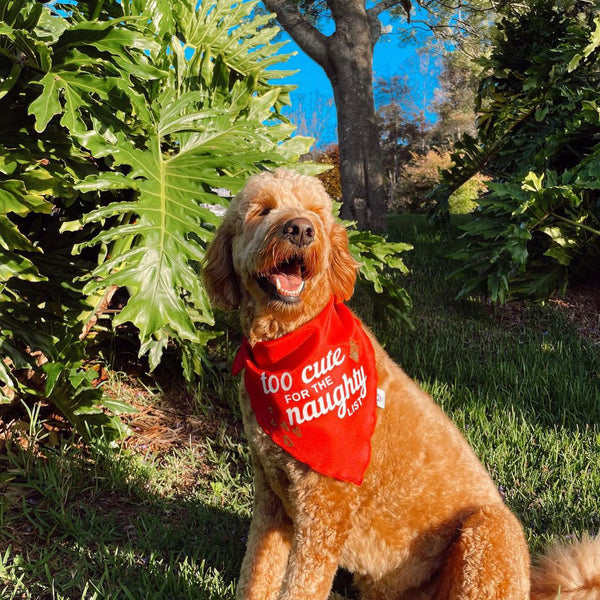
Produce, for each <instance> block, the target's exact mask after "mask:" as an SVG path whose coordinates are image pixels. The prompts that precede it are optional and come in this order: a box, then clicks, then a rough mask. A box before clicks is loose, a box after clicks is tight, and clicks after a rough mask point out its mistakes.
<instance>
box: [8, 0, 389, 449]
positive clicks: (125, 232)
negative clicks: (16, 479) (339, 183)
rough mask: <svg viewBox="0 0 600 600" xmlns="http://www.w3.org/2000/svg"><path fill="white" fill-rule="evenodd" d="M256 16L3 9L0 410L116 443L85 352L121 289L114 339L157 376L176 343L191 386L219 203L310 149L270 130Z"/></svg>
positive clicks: (230, 11) (262, 28) (113, 406)
mask: <svg viewBox="0 0 600 600" xmlns="http://www.w3.org/2000/svg"><path fill="white" fill-rule="evenodd" d="M256 3H257V2H256V1H250V2H244V3H236V1H235V0H206V1H203V2H202V3H200V4H198V3H197V2H196V0H180V1H178V2H170V0H156V1H154V2H146V1H145V0H131V1H130V2H120V1H118V0H104V1H98V2H78V3H76V4H64V5H61V4H58V3H57V4H54V5H44V4H43V3H40V2H37V1H35V0H23V1H20V2H14V1H13V0H0V14H1V15H3V21H2V22H1V23H0V46H1V47H2V52H0V111H1V114H2V115H3V118H2V120H0V283H1V285H0V402H11V401H15V400H16V399H19V398H27V397H28V396H30V397H32V398H46V399H48V400H49V401H50V402H52V403H53V404H54V405H55V406H56V407H57V408H58V409H59V410H61V411H62V412H63V413H64V415H65V416H66V417H67V418H68V419H69V420H70V421H71V423H72V424H73V425H74V426H75V427H76V428H77V429H78V430H79V431H80V432H82V433H84V434H88V435H90V436H93V437H96V436H99V435H101V434H102V433H105V434H106V435H107V436H109V437H114V436H116V435H119V434H120V433H122V427H121V425H120V421H119V419H118V418H117V417H116V416H115V413H118V412H120V411H123V410H127V409H128V407H127V406H126V405H124V404H120V403H118V402H111V401H108V400H107V399H103V398H102V395H101V391H100V390H99V389H98V388H97V387H95V386H94V378H95V377H96V373H95V371H94V370H93V369H91V368H90V365H89V352H88V343H89V342H88V333H89V332H90V331H91V328H92V327H93V325H94V323H95V322H96V320H97V319H98V317H99V315H100V313H101V312H102V311H103V310H105V309H106V307H107V305H108V304H109V300H110V297H111V296H112V294H114V292H115V290H117V289H121V290H126V296H127V301H126V303H125V304H124V307H123V308H122V310H121V311H120V312H118V313H117V314H116V315H115V316H114V317H113V318H112V325H113V326H117V325H119V324H123V323H126V322H127V323H131V324H133V325H134V326H135V328H136V331H137V332H138V335H139V341H140V346H139V352H140V355H146V356H147V357H148V361H149V364H150V367H151V368H154V367H155V366H156V365H158V363H159V361H160V360H161V357H162V354H163V351H164V349H165V347H166V346H167V344H168V343H169V342H170V341H171V340H172V341H174V342H175V343H176V344H177V347H178V349H179V351H180V354H181V359H182V365H183V370H184V374H185V375H186V376H187V377H188V378H192V377H193V375H194V374H195V373H199V372H201V370H202V365H203V361H205V360H206V356H205V346H206V342H207V341H208V340H209V339H211V338H212V337H214V336H215V335H216V332H214V331H213V330H212V325H213V322H214V321H213V315H212V312H211V308H210V306H209V304H208V300H207V297H206V294H205V292H204V289H203V288H202V286H201V283H200V277H199V270H200V265H201V262H202V260H203V258H204V248H205V247H206V244H207V243H208V242H209V241H210V239H211V238H212V235H213V232H214V229H215V228H216V226H217V225H218V224H219V222H220V217H219V216H218V214H216V213H217V212H218V211H217V210H216V209H221V210H223V209H224V208H225V207H226V206H227V203H228V200H227V198H226V197H222V196H220V195H218V194H217V193H216V192H215V190H218V189H221V190H228V193H235V192H237V191H238V190H239V189H240V188H241V186H242V185H243V183H244V181H245V179H246V178H247V176H248V175H249V174H251V173H253V172H256V171H258V170H260V169H262V168H265V167H267V168H270V167H275V166H277V165H282V164H295V163H296V162H297V160H298V158H299V156H300V155H302V154H304V153H305V152H306V151H307V150H308V147H309V142H310V141H309V140H307V139H305V138H299V137H294V138H292V137H290V136H291V133H292V131H293V127H292V126H291V125H289V124H288V123H287V121H286V119H285V118H284V117H282V115H281V109H282V108H283V107H284V106H285V105H287V104H289V91H290V89H291V87H290V86H287V85H274V84H273V83H272V82H273V81H274V80H277V79H280V78H283V77H285V76H286V75H287V72H286V71H281V70H277V69H274V68H273V67H275V66H277V65H279V64H280V63H282V62H284V61H285V60H286V58H287V57H286V56H285V55H278V54H276V53H277V52H278V50H279V49H280V47H281V44H279V43H272V41H273V38H274V37H275V35H276V34H277V30H276V29H274V28H272V27H269V26H268V23H269V20H270V17H269V16H268V15H267V16H258V17H256V16H253V9H254V7H255V5H256ZM197 4H198V6H197ZM302 168H303V169H304V170H305V171H309V172H314V171H315V167H314V166H311V165H310V164H308V165H307V164H305V165H303V167H302ZM378 243H379V242H378ZM377 247H379V246H377ZM355 250H356V249H355ZM367 251H368V248H367ZM381 251H382V249H381V248H380V249H379V250H376V252H381ZM356 252H357V253H358V254H359V255H360V254H361V250H360V249H358V250H356Z"/></svg>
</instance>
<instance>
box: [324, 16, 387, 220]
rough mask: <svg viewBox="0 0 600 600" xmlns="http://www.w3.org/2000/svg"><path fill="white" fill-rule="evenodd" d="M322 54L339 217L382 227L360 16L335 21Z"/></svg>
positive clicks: (368, 58) (366, 40)
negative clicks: (333, 117)
mask: <svg viewBox="0 0 600 600" xmlns="http://www.w3.org/2000/svg"><path fill="white" fill-rule="evenodd" d="M349 20H350V19H348V21H349ZM344 25H345V26H344ZM328 54H329V59H330V60H329V63H328V65H327V68H326V69H325V71H326V73H327V75H328V77H329V79H330V81H331V84H332V87H333V94H334V99H335V105H336V109H337V118H338V143H339V150H340V175H341V180H342V199H343V205H342V213H341V216H342V217H343V218H345V219H350V220H354V221H357V223H358V226H359V228H361V229H371V230H374V231H385V230H386V229H387V202H386V194H385V186H384V176H383V163H382V157H381V146H380V141H379V128H378V126H377V120H376V116H375V102H374V99H373V65H372V63H373V42H372V39H371V33H370V28H369V25H368V23H367V22H366V19H362V20H360V19H357V20H355V21H354V23H352V22H350V23H343V24H340V23H337V28H336V32H335V33H334V34H333V35H332V36H331V38H330V40H329V44H328Z"/></svg>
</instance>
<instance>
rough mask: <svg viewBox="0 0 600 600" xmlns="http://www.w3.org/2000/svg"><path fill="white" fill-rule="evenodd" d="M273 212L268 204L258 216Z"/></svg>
mask: <svg viewBox="0 0 600 600" xmlns="http://www.w3.org/2000/svg"><path fill="white" fill-rule="evenodd" d="M270 212H271V209H270V208H269V207H267V206H265V208H263V209H262V210H261V211H260V212H259V213H258V216H259V217H266V216H267V215H268V214H269V213H270Z"/></svg>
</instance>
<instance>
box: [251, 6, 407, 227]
mask: <svg viewBox="0 0 600 600" xmlns="http://www.w3.org/2000/svg"><path fill="white" fill-rule="evenodd" d="M263 1H264V4H265V6H266V7H267V8H268V9H269V10H272V11H274V12H275V13H277V20H278V21H279V23H280V24H281V25H282V26H283V28H284V29H285V30H286V31H287V32H288V33H289V35H290V36H291V37H292V38H293V39H294V41H295V42H296V43H297V44H298V45H299V46H300V48H302V50H304V52H306V54H308V56H310V57H311V58H312V59H313V60H314V61H315V62H316V63H318V64H319V65H320V66H321V67H323V69H324V70H325V73H326V74H327V77H329V80H330V81H331V85H332V87H333V95H334V99H335V105H336V109H337V118H338V142H339V149H340V175H341V180H342V202H343V204H342V217H344V218H347V219H352V220H354V221H357V223H358V226H359V227H360V228H361V229H372V230H375V231H385V230H386V229H387V214H386V213H387V202H386V194H385V187H384V177H383V161H382V157H381V146H380V142H379V131H378V127H377V120H376V118H375V101H374V98H373V47H374V46H375V44H376V42H377V40H378V39H379V36H380V35H381V23H380V21H379V15H380V14H381V13H382V12H383V11H386V10H389V9H390V8H392V7H394V6H396V5H402V7H403V8H404V10H405V11H406V14H407V15H410V9H411V2H410V0H380V1H379V2H377V3H375V5H374V6H372V7H371V8H369V9H367V8H366V2H365V0H325V1H326V4H327V7H328V8H329V10H330V11H331V16H332V17H333V20H334V22H335V33H334V34H333V35H331V36H326V35H324V34H323V33H321V32H320V31H319V30H318V29H317V28H316V27H314V26H313V25H311V24H310V23H309V21H308V20H307V19H305V18H304V15H303V14H302V12H301V11H300V10H299V8H298V5H299V3H298V2H297V0H263ZM308 4H311V3H310V2H309V3H308ZM314 4H316V3H314Z"/></svg>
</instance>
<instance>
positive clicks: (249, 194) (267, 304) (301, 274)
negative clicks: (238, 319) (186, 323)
mask: <svg viewBox="0 0 600 600" xmlns="http://www.w3.org/2000/svg"><path fill="white" fill-rule="evenodd" d="M357 266H358V265H357V263H356V261H355V260H354V259H353V258H352V256H351V254H350V253H349V251H348V240H347V236H346V231H345V230H344V228H343V227H342V226H341V225H340V224H339V223H337V222H336V220H335V218H334V217H333V215H332V203H331V199H330V198H329V196H328V195H327V193H326V192H325V190H324V188H323V186H322V184H321V182H320V181H319V180H317V179H315V178H313V177H306V176H303V175H299V174H297V173H294V172H292V171H288V170H284V169H279V170H277V171H275V172H274V173H261V174H260V175H255V176H253V177H251V178H250V179H249V180H248V182H247V184H246V186H245V187H244V189H243V190H242V191H241V192H240V193H239V194H238V195H237V196H236V198H235V199H234V200H233V201H232V203H231V206H230V208H229V210H228V211H227V214H226V215H225V218H224V220H223V223H222V225H221V227H220V228H219V229H218V230H217V232H216V234H215V238H214V240H213V242H212V244H211V245H210V247H209V249H208V251H207V254H206V264H205V268H204V272H203V277H204V282H205V285H206V289H207V291H208V293H209V296H210V298H211V301H212V302H213V303H214V304H215V305H217V306H220V307H222V308H225V309H234V308H237V307H238V306H240V305H242V306H243V307H244V308H248V305H251V308H252V310H253V311H254V314H255V315H259V314H270V315H273V316H275V317H276V318H277V319H278V320H280V321H281V320H289V321H291V320H295V319H298V318H299V317H300V316H302V315H309V316H311V317H312V316H313V315H314V314H315V313H316V312H318V311H319V310H320V309H321V308H323V307H324V306H325V305H326V304H327V302H328V301H329V298H330V297H331V296H332V295H335V296H337V298H338V300H340V301H343V300H347V299H349V298H350V296H351V295H352V292H353V289H354V282H355V278H356V269H357Z"/></svg>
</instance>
